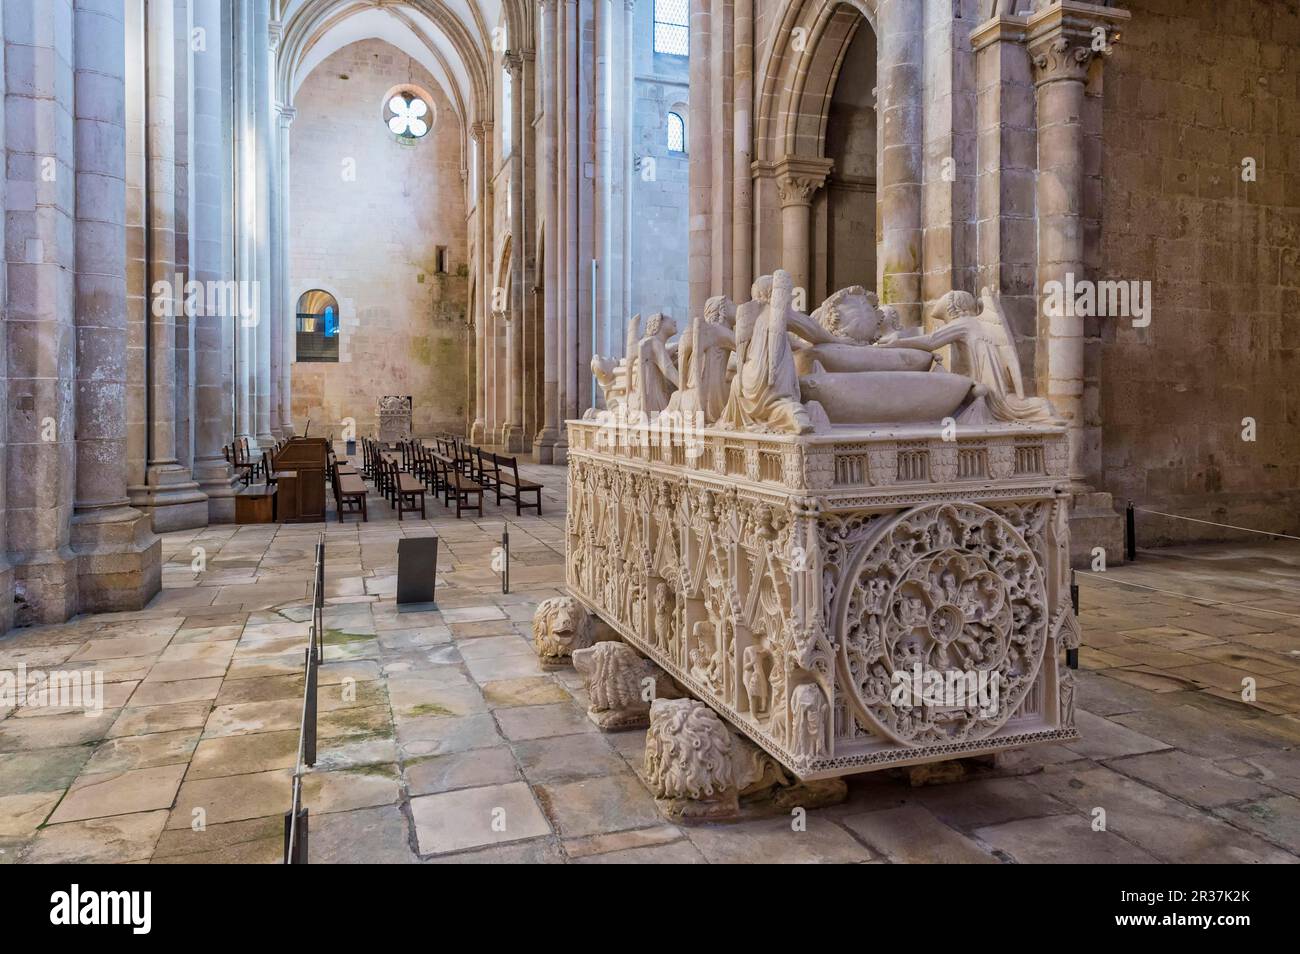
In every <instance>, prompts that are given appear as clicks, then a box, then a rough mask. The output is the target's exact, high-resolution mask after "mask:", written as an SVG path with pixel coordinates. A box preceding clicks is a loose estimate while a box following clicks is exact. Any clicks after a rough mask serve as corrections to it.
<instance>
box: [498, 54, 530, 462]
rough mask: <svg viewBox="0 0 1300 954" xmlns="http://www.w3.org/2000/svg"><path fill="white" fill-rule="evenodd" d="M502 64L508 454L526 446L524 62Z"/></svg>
mask: <svg viewBox="0 0 1300 954" xmlns="http://www.w3.org/2000/svg"><path fill="white" fill-rule="evenodd" d="M505 67H506V69H507V70H509V72H510V92H511V95H510V115H509V116H502V117H501V121H502V122H507V123H510V125H511V134H510V235H511V246H510V248H511V253H510V303H509V306H508V307H509V311H508V312H507V314H506V322H505V325H506V327H505V334H506V336H507V340H506V342H505V349H504V350H505V356H506V360H505V362H504V364H505V372H506V377H507V380H506V381H504V382H503V384H504V385H505V389H506V392H507V394H506V396H507V401H506V403H505V406H504V412H505V420H504V421H503V422H502V427H501V443H502V444H503V445H504V446H505V449H506V453H507V454H518V453H520V452H522V451H525V450H527V449H528V446H529V445H528V442H527V440H526V439H525V438H524V298H525V295H526V290H525V288H524V272H525V268H524V266H525V264H526V258H527V248H528V239H527V236H525V234H524V155H525V150H526V146H525V143H524V98H525V96H527V93H528V91H527V90H526V89H525V87H524V61H523V57H521V56H520V55H519V54H518V53H513V52H512V53H507V54H506V56H505Z"/></svg>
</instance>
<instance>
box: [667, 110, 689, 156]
mask: <svg viewBox="0 0 1300 954" xmlns="http://www.w3.org/2000/svg"><path fill="white" fill-rule="evenodd" d="M668 151H669V152H673V153H677V154H678V155H681V154H683V153H685V152H686V121H685V120H684V119H682V117H681V114H680V113H669V114H668Z"/></svg>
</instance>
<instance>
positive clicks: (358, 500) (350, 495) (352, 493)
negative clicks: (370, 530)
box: [334, 471, 370, 523]
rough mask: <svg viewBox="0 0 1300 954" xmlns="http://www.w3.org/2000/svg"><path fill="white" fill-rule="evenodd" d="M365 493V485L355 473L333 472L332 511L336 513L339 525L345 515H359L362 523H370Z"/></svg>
mask: <svg viewBox="0 0 1300 954" xmlns="http://www.w3.org/2000/svg"><path fill="white" fill-rule="evenodd" d="M367 493H368V491H367V490H366V485H365V483H364V482H363V481H362V480H361V478H360V477H359V476H357V475H356V474H355V473H351V474H345V473H343V472H342V471H336V472H335V474H334V509H335V510H336V511H338V515H339V523H342V522H343V515H344V514H346V513H359V514H361V519H362V521H364V522H366V523H369V522H370V515H369V513H368V512H367V510H366V495H367Z"/></svg>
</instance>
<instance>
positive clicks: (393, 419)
mask: <svg viewBox="0 0 1300 954" xmlns="http://www.w3.org/2000/svg"><path fill="white" fill-rule="evenodd" d="M411 406H412V405H411V399H410V398H409V397H399V396H397V395H388V396H385V397H382V398H380V399H379V440H380V441H381V442H382V443H385V444H391V443H393V442H394V441H399V440H404V439H405V438H408V437H410V436H411Z"/></svg>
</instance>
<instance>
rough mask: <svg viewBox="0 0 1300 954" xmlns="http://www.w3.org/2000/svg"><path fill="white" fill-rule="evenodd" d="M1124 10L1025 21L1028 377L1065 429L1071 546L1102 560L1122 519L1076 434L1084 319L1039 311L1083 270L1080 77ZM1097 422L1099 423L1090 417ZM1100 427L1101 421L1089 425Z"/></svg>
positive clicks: (1062, 9)
mask: <svg viewBox="0 0 1300 954" xmlns="http://www.w3.org/2000/svg"><path fill="white" fill-rule="evenodd" d="M1128 17H1129V15H1128V13H1127V12H1126V11H1123V10H1117V9H1113V8H1106V7H1097V6H1094V5H1093V4H1086V3H1075V2H1071V0H1063V2H1060V0H1058V2H1056V3H1053V4H1051V5H1050V6H1048V7H1045V8H1043V9H1041V10H1038V11H1036V12H1035V13H1034V14H1032V15H1031V16H1030V17H1029V19H1028V21H1027V23H1026V32H1027V41H1026V42H1027V46H1028V50H1029V56H1030V60H1031V62H1032V64H1033V76H1034V85H1035V89H1036V97H1037V133H1038V185H1037V203H1038V292H1039V300H1040V305H1039V319H1038V342H1037V355H1036V361H1035V376H1036V378H1037V382H1038V393H1039V394H1040V395H1043V396H1046V397H1047V398H1049V399H1050V400H1051V402H1052V404H1053V406H1054V407H1055V408H1056V411H1057V413H1058V414H1060V415H1061V416H1062V417H1064V418H1065V419H1066V422H1067V423H1068V425H1069V428H1070V481H1071V483H1072V485H1073V490H1074V495H1075V496H1074V503H1073V509H1072V514H1071V550H1072V553H1073V557H1074V559H1075V560H1076V561H1084V560H1086V559H1088V557H1089V556H1090V551H1091V550H1092V548H1093V547H1094V546H1101V547H1103V548H1104V549H1105V550H1106V552H1107V555H1108V559H1109V560H1111V561H1113V562H1118V560H1119V559H1120V557H1121V553H1120V550H1121V546H1122V527H1121V524H1120V518H1119V515H1118V514H1116V513H1115V512H1114V509H1113V507H1112V503H1111V499H1110V495H1109V494H1105V493H1098V492H1096V489H1097V485H1096V483H1095V482H1096V481H1099V479H1100V476H1101V447H1100V443H1099V439H1098V441H1095V442H1094V443H1093V445H1091V446H1090V445H1089V444H1087V443H1086V442H1085V440H1084V434H1085V425H1086V423H1087V421H1086V419H1085V407H1084V400H1083V398H1084V322H1085V317H1084V316H1079V315H1076V314H1074V313H1073V312H1074V309H1073V307H1072V303H1067V306H1066V308H1065V309H1064V311H1065V313H1064V314H1059V315H1053V314H1048V312H1047V309H1046V307H1045V302H1046V301H1047V300H1048V299H1047V296H1046V295H1045V294H1044V289H1045V288H1046V287H1047V285H1048V283H1049V282H1060V283H1062V285H1068V284H1069V279H1070V278H1071V277H1072V278H1073V279H1075V280H1078V281H1082V280H1085V279H1086V278H1087V275H1086V269H1087V265H1086V262H1085V258H1084V234H1083V233H1084V229H1083V211H1084V155H1083V143H1084V128H1083V112H1084V92H1085V90H1084V86H1085V83H1087V81H1088V77H1089V71H1090V68H1091V67H1092V66H1093V64H1094V62H1098V63H1099V62H1100V61H1101V59H1102V58H1101V56H1100V53H1099V50H1098V48H1097V43H1096V37H1097V35H1098V34H1097V33H1096V32H1095V31H1096V30H1097V29H1098V28H1100V30H1101V31H1102V33H1101V36H1102V39H1103V40H1104V41H1105V42H1106V43H1109V42H1110V40H1111V38H1112V37H1111V32H1112V30H1113V28H1114V27H1115V26H1116V25H1117V24H1119V23H1122V22H1124V21H1126V20H1127V19H1128ZM1098 423H1099V422H1098ZM1095 433H1096V434H1097V435H1100V428H1097V430H1096V432H1095Z"/></svg>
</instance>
